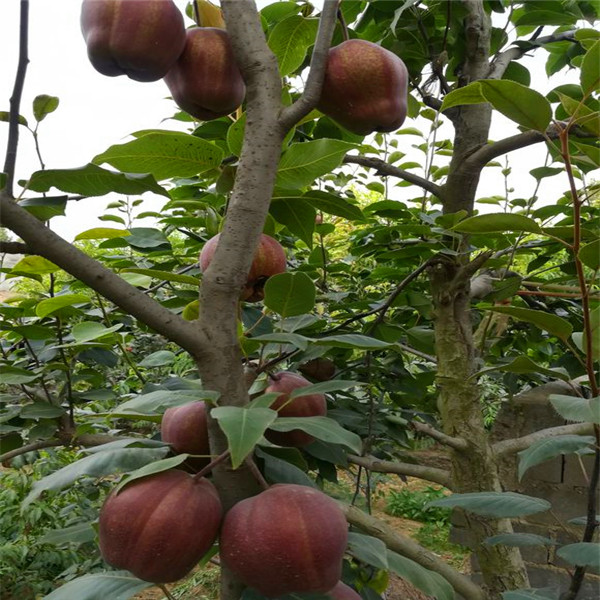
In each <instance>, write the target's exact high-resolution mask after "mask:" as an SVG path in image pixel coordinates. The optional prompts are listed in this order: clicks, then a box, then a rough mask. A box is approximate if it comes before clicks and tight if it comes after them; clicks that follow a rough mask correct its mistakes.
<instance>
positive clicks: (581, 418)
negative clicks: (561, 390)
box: [548, 394, 600, 425]
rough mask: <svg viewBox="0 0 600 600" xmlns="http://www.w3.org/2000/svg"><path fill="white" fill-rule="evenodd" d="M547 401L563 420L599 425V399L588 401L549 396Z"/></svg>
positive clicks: (585, 399) (555, 395) (586, 399)
mask: <svg viewBox="0 0 600 600" xmlns="http://www.w3.org/2000/svg"><path fill="white" fill-rule="evenodd" d="M548 399H549V400H550V403H551V404H552V406H553V407H554V409H555V410H556V412H557V413H558V414H559V415H560V416H561V417H563V419H566V420H567V421H575V422H576V423H596V424H597V425H600V397H597V398H589V399H588V398H577V397H576V396H563V395H561V394H551V395H550V396H549V397H548Z"/></svg>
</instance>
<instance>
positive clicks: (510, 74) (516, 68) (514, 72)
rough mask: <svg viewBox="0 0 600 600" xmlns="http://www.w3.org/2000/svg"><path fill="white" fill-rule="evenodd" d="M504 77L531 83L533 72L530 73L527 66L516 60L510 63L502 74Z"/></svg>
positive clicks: (526, 83)
mask: <svg viewBox="0 0 600 600" xmlns="http://www.w3.org/2000/svg"><path fill="white" fill-rule="evenodd" d="M502 79H510V80H511V81H516V82H517V83H520V84H521V85H526V86H528V85H531V74H530V73H529V70H528V69H527V67H525V66H523V65H522V64H521V63H519V62H517V61H515V60H513V61H511V62H510V63H509V64H508V67H507V68H506V70H505V71H504V74H503V75H502Z"/></svg>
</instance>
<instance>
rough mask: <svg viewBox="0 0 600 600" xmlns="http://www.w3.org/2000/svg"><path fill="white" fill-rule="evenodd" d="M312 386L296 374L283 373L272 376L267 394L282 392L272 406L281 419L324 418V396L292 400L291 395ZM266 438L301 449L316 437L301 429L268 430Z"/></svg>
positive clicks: (275, 442)
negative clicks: (297, 390)
mask: <svg viewBox="0 0 600 600" xmlns="http://www.w3.org/2000/svg"><path fill="white" fill-rule="evenodd" d="M308 385H311V383H310V381H308V380H307V379H304V377H302V376H301V375H297V374H296V373H288V372H287V371H281V372H280V373H276V374H275V375H272V376H271V383H270V384H269V385H268V387H267V388H266V389H265V393H267V394H268V393H270V392H280V395H279V396H278V398H277V399H276V400H275V402H273V404H271V408H272V409H273V410H276V411H278V413H279V416H280V417H324V416H325V415H326V414H327V401H326V400H325V396H323V395H322V394H309V395H306V396H299V397H298V398H294V399H292V400H290V393H291V392H293V391H294V390H296V389H298V388H303V387H306V386H308ZM265 437H266V438H267V439H268V440H269V441H270V442H272V443H273V444H277V445H279V446H294V447H295V448H301V447H302V446H307V445H308V444H310V443H311V442H313V441H314V439H315V438H314V437H313V436H312V435H310V434H308V433H305V432H304V431H302V430H300V429H292V430H291V431H273V430H270V429H267V431H265Z"/></svg>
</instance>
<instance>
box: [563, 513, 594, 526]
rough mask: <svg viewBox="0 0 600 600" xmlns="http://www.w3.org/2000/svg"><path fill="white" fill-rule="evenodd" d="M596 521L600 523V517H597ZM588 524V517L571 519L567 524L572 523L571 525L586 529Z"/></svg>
mask: <svg viewBox="0 0 600 600" xmlns="http://www.w3.org/2000/svg"><path fill="white" fill-rule="evenodd" d="M596 521H598V522H600V515H596ZM587 522H588V518H587V515H586V516H585V517H575V518H574V519H569V520H568V521H567V523H570V524H571V525H579V526H580V527H585V526H586V525H587Z"/></svg>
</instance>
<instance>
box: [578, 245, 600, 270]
mask: <svg viewBox="0 0 600 600" xmlns="http://www.w3.org/2000/svg"><path fill="white" fill-rule="evenodd" d="M579 260H581V262H582V263H583V264H584V265H585V266H586V267H589V268H590V269H592V270H593V271H596V270H597V269H599V268H600V239H598V240H595V241H593V242H590V243H589V244H586V245H585V246H582V247H581V249H580V250H579Z"/></svg>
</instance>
